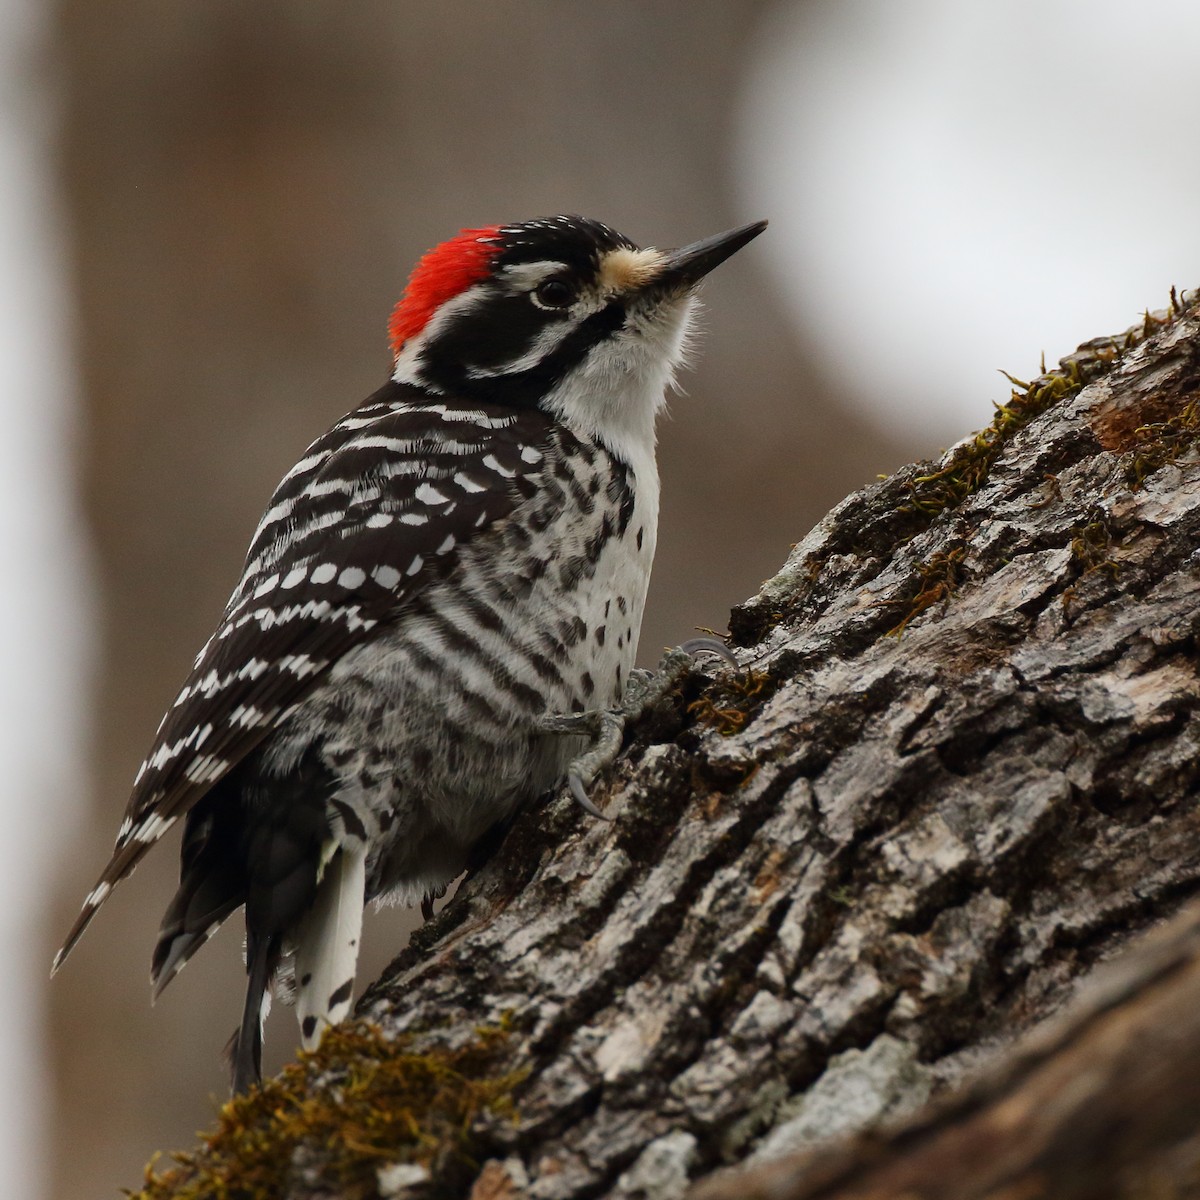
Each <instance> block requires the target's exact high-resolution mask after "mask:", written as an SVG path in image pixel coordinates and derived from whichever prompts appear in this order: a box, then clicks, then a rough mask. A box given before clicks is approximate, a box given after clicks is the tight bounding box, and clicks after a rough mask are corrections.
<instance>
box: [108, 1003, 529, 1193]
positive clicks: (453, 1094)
mask: <svg viewBox="0 0 1200 1200" xmlns="http://www.w3.org/2000/svg"><path fill="white" fill-rule="evenodd" d="M476 1032H477V1036H476V1039H475V1040H474V1041H472V1042H471V1043H470V1044H469V1045H467V1046H465V1047H463V1048H461V1049H458V1050H447V1049H445V1048H442V1047H434V1048H426V1049H422V1050H416V1049H414V1043H413V1039H412V1037H408V1036H406V1037H401V1038H398V1039H396V1040H394V1041H393V1040H391V1039H389V1038H387V1037H385V1036H384V1034H383V1033H382V1032H381V1031H380V1030H379V1029H377V1028H375V1027H374V1026H372V1025H367V1024H365V1023H361V1022H354V1023H346V1024H343V1025H339V1026H336V1027H334V1028H331V1029H329V1030H327V1031H326V1033H325V1036H324V1037H323V1038H322V1039H321V1044H320V1046H318V1047H317V1049H316V1050H313V1051H309V1052H302V1053H301V1054H300V1055H299V1056H298V1058H297V1061H296V1062H294V1063H292V1064H290V1065H289V1066H287V1067H285V1068H284V1070H283V1071H282V1072H281V1073H280V1075H279V1076H278V1077H277V1078H275V1079H271V1080H268V1081H267V1082H265V1083H264V1084H263V1086H262V1087H261V1088H259V1089H256V1090H255V1091H253V1092H251V1093H250V1094H249V1095H248V1096H239V1097H236V1098H234V1099H233V1100H231V1101H230V1102H229V1103H228V1104H226V1105H225V1106H224V1107H223V1108H222V1109H221V1112H220V1115H219V1118H218V1122H217V1127H216V1129H215V1130H214V1131H213V1132H212V1133H211V1134H209V1135H208V1136H207V1137H206V1138H205V1139H204V1142H203V1144H202V1146H201V1148H200V1149H199V1150H196V1151H192V1152H187V1153H178V1154H175V1155H174V1156H173V1158H174V1165H173V1166H171V1167H169V1168H168V1169H166V1170H165V1171H162V1172H159V1171H157V1170H156V1169H155V1163H153V1162H152V1163H151V1164H150V1165H149V1166H148V1167H147V1168H146V1179H145V1186H144V1187H143V1189H142V1190H141V1191H140V1192H136V1193H131V1196H132V1200H167V1198H168V1197H170V1198H171V1200H260V1198H262V1200H266V1198H267V1197H275V1196H279V1195H282V1194H283V1193H284V1192H285V1190H286V1186H287V1181H288V1180H289V1179H290V1178H291V1177H292V1175H293V1174H294V1173H295V1172H296V1170H297V1169H298V1168H299V1167H300V1165H301V1164H300V1162H299V1156H300V1155H303V1156H304V1160H303V1166H304V1167H305V1168H306V1169H307V1168H308V1167H309V1166H310V1165H311V1167H312V1169H313V1170H314V1172H315V1174H316V1175H317V1177H318V1178H319V1179H320V1180H321V1182H322V1183H323V1184H325V1185H326V1186H328V1187H329V1188H330V1189H331V1190H332V1191H335V1192H336V1194H337V1195H338V1196H339V1197H345V1198H347V1200H351V1198H353V1200H358V1198H363V1200H365V1198H366V1197H371V1196H375V1195H376V1194H377V1192H378V1188H377V1184H376V1171H377V1170H378V1169H379V1168H380V1167H385V1166H388V1165H390V1164H392V1163H417V1164H420V1165H422V1166H425V1167H427V1168H428V1169H429V1170H430V1172H431V1174H435V1175H436V1176H437V1177H438V1178H439V1179H441V1178H445V1179H447V1180H450V1179H452V1178H453V1177H454V1176H456V1175H459V1176H462V1177H463V1178H464V1179H469V1177H470V1171H471V1170H472V1168H473V1160H474V1157H475V1155H474V1152H475V1150H476V1146H475V1145H474V1143H473V1136H472V1126H473V1123H474V1120H475V1118H476V1117H478V1116H481V1115H483V1114H485V1113H487V1114H492V1115H499V1116H505V1117H507V1116H512V1115H513V1114H514V1109H513V1104H512V1099H511V1094H512V1090H513V1088H514V1087H515V1086H516V1085H517V1084H518V1083H519V1082H520V1080H521V1078H522V1075H521V1074H520V1073H506V1074H495V1072H496V1070H497V1067H498V1066H499V1064H500V1061H501V1051H502V1049H503V1045H504V1043H505V1041H506V1040H507V1033H506V1031H505V1030H504V1029H502V1028H491V1029H480V1030H477V1031H476Z"/></svg>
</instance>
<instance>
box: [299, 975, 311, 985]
mask: <svg viewBox="0 0 1200 1200" xmlns="http://www.w3.org/2000/svg"><path fill="white" fill-rule="evenodd" d="M310 983H312V972H311V971H305V972H304V974H303V975H301V976H300V986H301V987H308V985H309V984H310Z"/></svg>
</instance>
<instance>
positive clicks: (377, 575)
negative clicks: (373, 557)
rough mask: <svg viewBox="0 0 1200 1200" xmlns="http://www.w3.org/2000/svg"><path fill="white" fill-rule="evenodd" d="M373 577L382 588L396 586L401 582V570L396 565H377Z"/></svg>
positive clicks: (372, 573)
mask: <svg viewBox="0 0 1200 1200" xmlns="http://www.w3.org/2000/svg"><path fill="white" fill-rule="evenodd" d="M371 578H372V579H374V580H375V582H376V583H377V584H379V586H380V587H382V588H389V589H390V588H394V587H395V586H396V584H398V583H399V582H400V572H399V571H397V570H396V568H395V567H387V566H384V567H376V568H375V570H374V571H372V572H371Z"/></svg>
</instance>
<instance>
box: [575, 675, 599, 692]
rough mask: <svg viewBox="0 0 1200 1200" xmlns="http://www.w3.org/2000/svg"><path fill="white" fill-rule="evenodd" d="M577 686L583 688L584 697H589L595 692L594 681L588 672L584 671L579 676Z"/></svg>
mask: <svg viewBox="0 0 1200 1200" xmlns="http://www.w3.org/2000/svg"><path fill="white" fill-rule="evenodd" d="M579 684H580V686H581V687H582V688H583V694H584V695H585V696H589V697H590V696H591V694H592V693H593V692H594V691H595V690H596V681H595V680H594V679H593V678H592V673H591V672H590V671H584V673H583V674H582V676H580V679H579Z"/></svg>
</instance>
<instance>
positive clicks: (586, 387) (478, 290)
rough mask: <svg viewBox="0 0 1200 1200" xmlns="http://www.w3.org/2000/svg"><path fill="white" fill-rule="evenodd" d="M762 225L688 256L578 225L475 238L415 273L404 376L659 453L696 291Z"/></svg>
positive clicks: (402, 328) (405, 307)
mask: <svg viewBox="0 0 1200 1200" xmlns="http://www.w3.org/2000/svg"><path fill="white" fill-rule="evenodd" d="M765 227H766V222H765V221H759V222H756V223H755V224H753V225H746V226H743V227H742V228H740V229H734V230H731V231H730V232H728V233H722V234H718V235H717V236H716V237H712V238H707V239H705V240H704V241H701V242H695V243H693V244H692V245H690V246H685V247H683V248H682V249H678V250H656V249H653V248H649V249H644V250H643V249H640V248H639V247H638V246H636V245H634V243H633V242H631V241H630V240H629V239H628V238H626V237H623V236H622V235H621V234H619V233H616V232H615V231H614V230H612V229H610V228H609V227H608V226H607V225H602V224H600V223H599V222H598V221H590V220H587V219H585V218H583V217H575V216H559V217H550V218H546V219H542V220H536V221H526V222H523V223H521V224H516V225H496V226H489V227H487V228H484V229H465V230H463V231H462V232H461V233H459V234H458V235H457V236H456V237H454V238H451V239H450V240H449V241H448V242H443V243H442V244H441V245H440V246H437V247H436V248H435V249H433V250H431V251H429V253H428V254H426V255H425V256H424V257H423V258H422V259H421V260H420V262H418V263H417V266H416V268H415V270H414V271H413V273H412V277H411V278H410V280H409V283H408V288H407V290H406V292H405V294H404V297H403V299H402V300H401V301H400V303H399V304H398V305H397V306H396V309H395V311H394V312H393V314H392V320H391V325H390V333H391V341H392V351H393V353H394V355H395V373H394V377H395V378H396V379H397V380H399V381H401V382H407V383H412V384H416V385H417V386H419V387H422V388H426V389H430V390H432V391H434V392H439V393H444V394H450V395H455V396H462V397H471V398H474V399H476V400H477V401H479V402H481V403H491V404H510V405H516V406H530V405H537V406H539V407H541V408H543V409H545V410H546V411H548V412H551V413H553V414H554V415H555V416H556V417H558V418H559V419H561V420H563V421H565V422H566V423H568V424H569V425H571V426H572V427H574V428H576V429H577V430H579V431H580V432H583V433H586V434H589V435H591V436H595V437H599V438H600V439H601V440H603V441H605V442H608V443H609V444H610V445H612V446H613V448H614V449H616V448H617V445H616V443H621V442H625V441H627V440H628V439H629V438H631V437H634V438H648V439H649V441H650V443H651V444H652V442H653V428H654V417H655V414H656V413H657V411H658V409H659V407H660V406H661V404H662V400H663V395H664V393H665V391H666V389H667V387H668V386H669V384H670V383H671V381H672V378H673V374H674V371H675V368H676V367H677V366H678V365H679V362H680V360H681V358H682V355H683V350H684V344H685V339H686V336H687V331H688V322H689V317H690V314H691V310H692V307H693V297H694V294H695V290H696V287H697V285H698V284H699V283H700V281H701V280H702V279H703V278H704V276H705V275H707V274H708V272H709V271H711V270H712V269H713V268H714V267H716V266H717V265H718V264H720V263H722V262H724V260H725V259H726V258H728V257H729V256H730V255H731V254H733V253H734V252H735V251H737V250H739V249H741V247H742V246H744V245H745V244H746V243H747V242H749V241H750V240H751V239H752V238H754V237H757V236H758V234H759V233H761V232H762V230H763V229H764V228H765Z"/></svg>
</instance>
